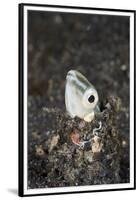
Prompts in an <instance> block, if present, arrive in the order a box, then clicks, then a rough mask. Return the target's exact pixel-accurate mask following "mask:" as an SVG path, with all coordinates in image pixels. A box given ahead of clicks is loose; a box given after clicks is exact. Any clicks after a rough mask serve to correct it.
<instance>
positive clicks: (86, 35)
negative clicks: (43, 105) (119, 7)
mask: <svg viewBox="0 0 139 200" xmlns="http://www.w3.org/2000/svg"><path fill="white" fill-rule="evenodd" d="M28 55H29V57H28V70H29V73H28V92H29V95H33V96H36V95H41V96H47V97H48V98H49V100H50V101H52V99H53V98H54V101H57V102H61V104H63V103H64V89H65V88H64V87H65V77H66V74H67V72H68V71H69V70H70V69H77V70H79V71H80V72H81V73H83V74H84V75H85V76H86V77H87V78H88V80H89V81H90V82H91V83H93V84H94V86H95V87H96V89H97V90H98V92H99V94H100V95H101V94H104V96H107V95H109V94H111V95H112V94H114V95H117V96H119V97H121V99H122V102H123V104H124V105H126V106H128V105H129V17H123V16H109V15H107V16H106V15H89V14H70V13H55V12H51V13H49V12H38V11H29V14H28ZM100 100H101V99H100Z"/></svg>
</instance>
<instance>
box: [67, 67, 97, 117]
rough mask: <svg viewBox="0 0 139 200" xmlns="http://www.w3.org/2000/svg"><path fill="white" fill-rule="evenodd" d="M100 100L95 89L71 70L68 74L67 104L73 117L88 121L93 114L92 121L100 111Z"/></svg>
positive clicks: (76, 72)
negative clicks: (87, 118) (88, 117)
mask: <svg viewBox="0 0 139 200" xmlns="http://www.w3.org/2000/svg"><path fill="white" fill-rule="evenodd" d="M98 100H99V98H98V93H97V91H96V89H95V87H94V86H93V85H92V84H91V83H90V82H89V81H88V80H87V79H86V78H85V77H84V76H83V75H82V74H81V73H80V72H78V71H76V70H70V71H69V72H68V73H67V77H66V90H65V103H66V109H67V111H68V113H69V115H70V116H71V117H73V118H74V117H75V116H78V117H80V118H82V119H86V116H88V115H90V114H92V117H91V120H92V119H93V118H94V113H95V112H96V111H97V110H98ZM91 120H89V121H91ZM86 121H88V120H86Z"/></svg>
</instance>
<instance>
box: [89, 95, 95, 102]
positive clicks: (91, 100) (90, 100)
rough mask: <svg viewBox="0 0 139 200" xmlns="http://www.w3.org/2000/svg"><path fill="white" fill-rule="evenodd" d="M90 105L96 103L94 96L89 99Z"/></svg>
mask: <svg viewBox="0 0 139 200" xmlns="http://www.w3.org/2000/svg"><path fill="white" fill-rule="evenodd" d="M88 101H89V103H93V102H94V101H95V97H94V95H90V97H89V98H88Z"/></svg>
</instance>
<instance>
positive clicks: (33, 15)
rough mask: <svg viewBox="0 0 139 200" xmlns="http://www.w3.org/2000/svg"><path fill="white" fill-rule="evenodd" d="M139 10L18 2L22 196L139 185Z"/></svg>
mask: <svg viewBox="0 0 139 200" xmlns="http://www.w3.org/2000/svg"><path fill="white" fill-rule="evenodd" d="M135 14H136V12H135V11H134V10H116V9H101V8H86V7H85V8H83V7H67V6H54V5H53V6H51V5H37V4H19V195H20V196H32V195H48V194H64V193H79V192H80V193H81V192H82V193H83V192H97V191H111V190H128V189H135V187H136V186H135V185H136V184H135V183H136V181H135V177H136V170H135V166H136V163H135V160H136V156H135V137H136V135H135V121H136V119H135V109H136V108H135V106H136V104H135V69H136V67H135V40H136V38H135V19H136V15H135Z"/></svg>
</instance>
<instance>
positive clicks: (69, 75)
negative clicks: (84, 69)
mask: <svg viewBox="0 0 139 200" xmlns="http://www.w3.org/2000/svg"><path fill="white" fill-rule="evenodd" d="M73 77H76V71H75V70H70V71H69V72H68V73H67V76H66V79H72V78H73Z"/></svg>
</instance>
